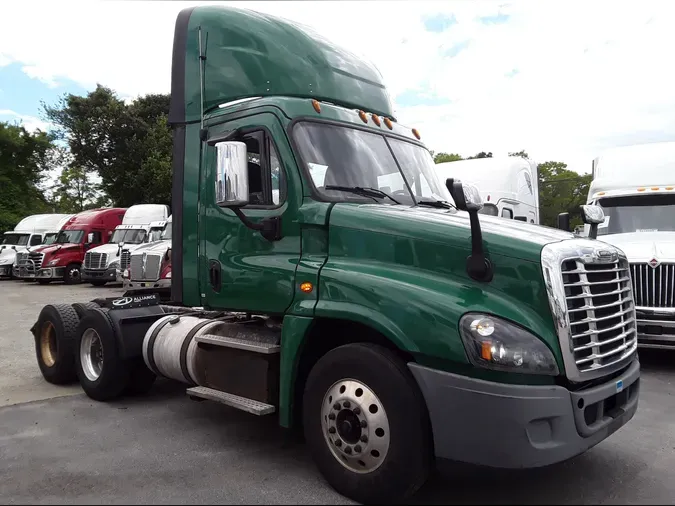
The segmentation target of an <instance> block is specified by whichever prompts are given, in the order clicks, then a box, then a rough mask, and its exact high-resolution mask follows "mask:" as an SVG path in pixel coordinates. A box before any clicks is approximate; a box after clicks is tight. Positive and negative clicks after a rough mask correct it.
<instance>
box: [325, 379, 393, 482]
mask: <svg viewBox="0 0 675 506" xmlns="http://www.w3.org/2000/svg"><path fill="white" fill-rule="evenodd" d="M357 425H358V430H357V427H356V426H357ZM321 427H322V430H323V435H324V438H325V440H326V444H327V445H328V448H330V451H331V453H332V454H333V457H335V459H336V460H337V461H338V462H339V463H340V464H342V465H343V466H344V467H346V468H347V469H349V470H350V471H352V472H355V473H359V474H368V473H372V472H373V471H375V470H376V469H377V468H379V467H380V466H381V465H382V463H383V462H384V460H385V458H386V456H387V453H388V452H389V437H390V436H389V419H388V418H387V412H386V411H385V409H384V405H383V404H382V402H381V401H380V399H379V398H378V397H377V395H376V394H375V392H373V391H372V390H371V389H370V388H369V387H368V386H367V385H365V384H364V383H362V382H360V381H358V380H355V379H343V380H340V381H336V382H335V383H334V384H333V385H332V386H331V387H330V388H329V389H328V391H327V392H326V394H325V395H324V397H323V404H322V406H321Z"/></svg>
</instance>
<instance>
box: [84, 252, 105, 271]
mask: <svg viewBox="0 0 675 506" xmlns="http://www.w3.org/2000/svg"><path fill="white" fill-rule="evenodd" d="M107 262H108V255H107V254H106V253H96V252H95V251H89V252H87V254H86V255H84V268H85V269H105V268H106V266H107Z"/></svg>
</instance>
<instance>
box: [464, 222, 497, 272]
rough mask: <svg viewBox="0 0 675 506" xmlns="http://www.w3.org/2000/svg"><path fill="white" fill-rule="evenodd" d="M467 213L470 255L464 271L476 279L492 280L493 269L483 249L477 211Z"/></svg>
mask: <svg viewBox="0 0 675 506" xmlns="http://www.w3.org/2000/svg"><path fill="white" fill-rule="evenodd" d="M468 213H469V221H470V223H471V255H470V256H469V258H467V259H466V272H467V273H468V274H469V276H471V277H472V278H473V279H475V280H476V281H483V282H489V281H492V276H493V274H494V270H493V269H492V262H490V260H489V259H488V258H487V257H486V256H485V251H484V249H483V232H482V231H481V228H480V221H479V218H478V211H477V210H471V211H468Z"/></svg>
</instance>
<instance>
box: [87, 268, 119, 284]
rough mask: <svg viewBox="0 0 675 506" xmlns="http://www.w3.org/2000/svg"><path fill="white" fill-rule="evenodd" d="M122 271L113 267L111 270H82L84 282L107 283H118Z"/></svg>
mask: <svg viewBox="0 0 675 506" xmlns="http://www.w3.org/2000/svg"><path fill="white" fill-rule="evenodd" d="M119 276H120V271H119V270H118V269H117V268H115V267H113V268H110V269H82V281H107V282H113V283H114V282H116V281H118V279H119Z"/></svg>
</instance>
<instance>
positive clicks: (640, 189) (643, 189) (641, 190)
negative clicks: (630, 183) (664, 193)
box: [637, 188, 646, 192]
mask: <svg viewBox="0 0 675 506" xmlns="http://www.w3.org/2000/svg"><path fill="white" fill-rule="evenodd" d="M637 190H638V191H639V192H643V191H645V190H646V188H638V189H637Z"/></svg>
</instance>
